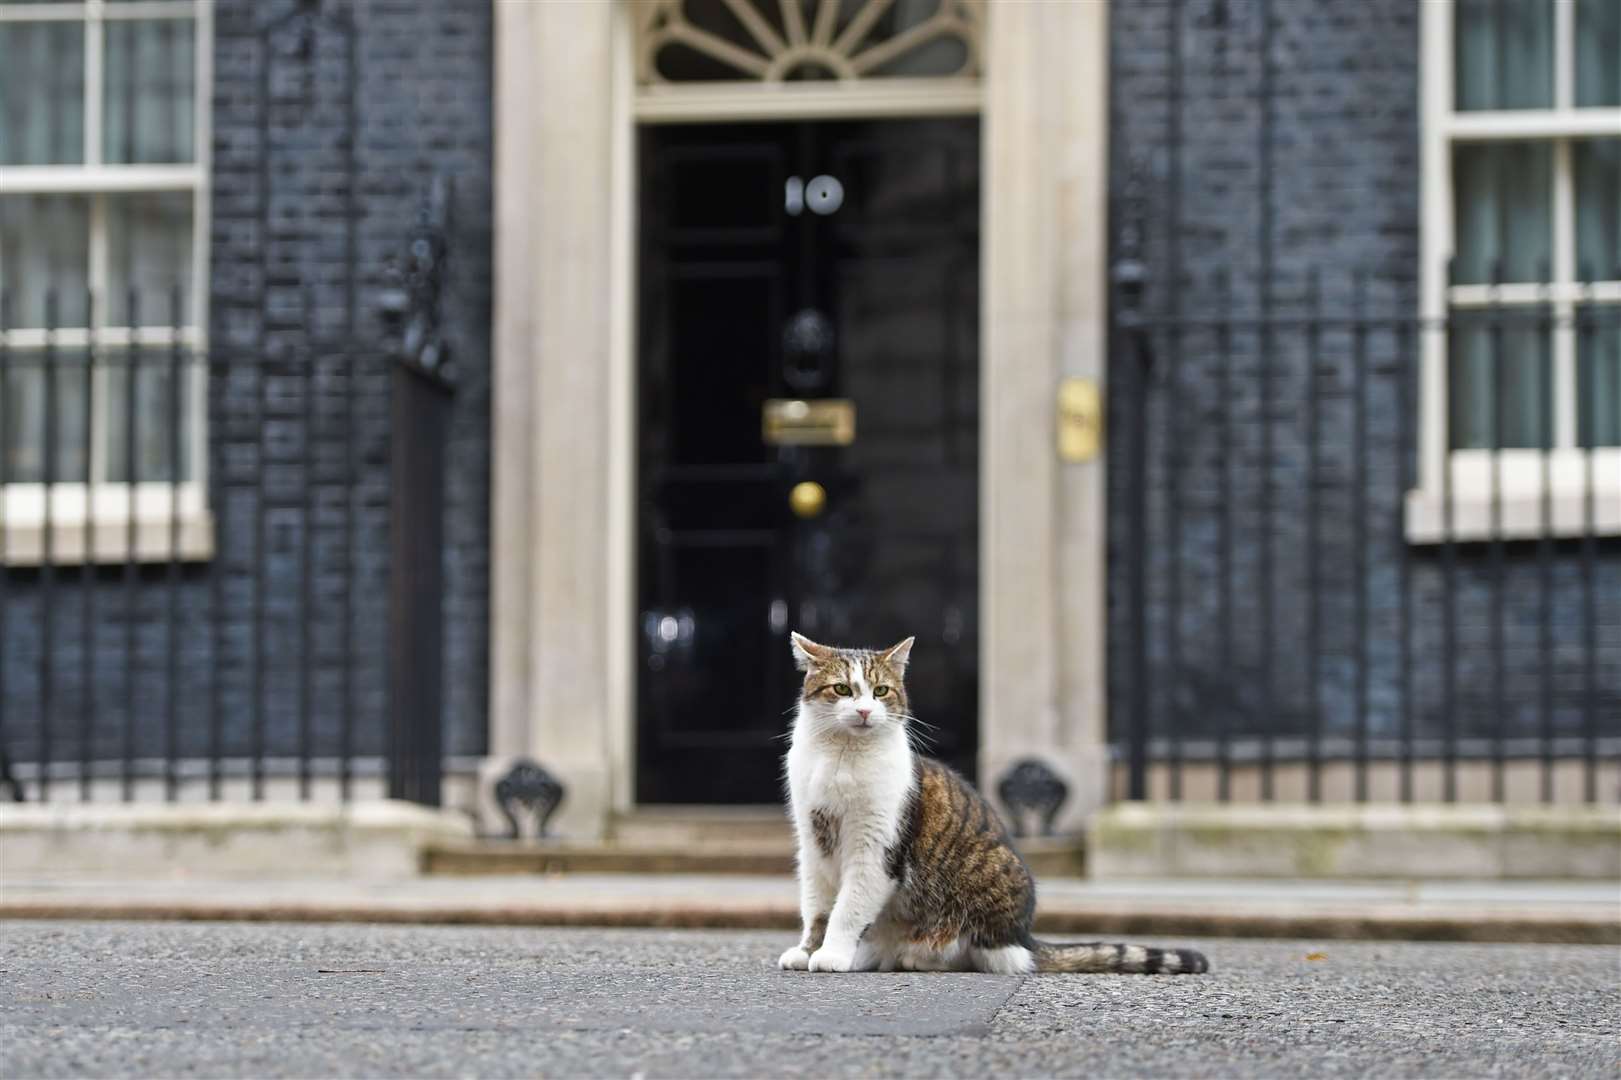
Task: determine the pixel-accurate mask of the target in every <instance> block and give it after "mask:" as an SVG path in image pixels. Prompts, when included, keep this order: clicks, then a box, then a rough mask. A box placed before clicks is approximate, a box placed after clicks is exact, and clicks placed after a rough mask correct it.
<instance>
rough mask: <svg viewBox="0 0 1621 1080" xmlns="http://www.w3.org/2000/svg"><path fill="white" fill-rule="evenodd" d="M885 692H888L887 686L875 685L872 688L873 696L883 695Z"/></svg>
mask: <svg viewBox="0 0 1621 1080" xmlns="http://www.w3.org/2000/svg"><path fill="white" fill-rule="evenodd" d="M887 693H889V687H887V686H875V687H873V688H872V696H873V697H883V696H884V695H885V694H887Z"/></svg>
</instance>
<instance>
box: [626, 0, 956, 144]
mask: <svg viewBox="0 0 1621 1080" xmlns="http://www.w3.org/2000/svg"><path fill="white" fill-rule="evenodd" d="M631 10H632V11H633V12H634V13H635V19H636V40H635V58H636V59H635V70H636V84H637V105H638V107H637V112H638V113H639V114H641V115H643V117H644V118H647V119H660V118H670V119H674V118H676V114H679V113H680V112H681V111H682V103H683V102H691V103H692V104H693V105H694V106H696V104H697V102H698V100H699V99H700V98H701V99H703V100H704V101H705V103H706V104H707V106H708V107H710V108H713V107H714V105H715V104H716V102H717V101H718V100H721V99H722V98H724V97H730V98H731V99H732V100H735V101H737V102H739V109H740V111H742V112H751V111H755V110H756V109H759V110H761V111H765V110H772V111H774V110H775V109H780V108H783V107H787V108H788V109H789V110H790V111H793V105H792V104H791V103H792V102H795V101H802V102H804V103H805V105H806V107H807V108H810V107H811V103H812V102H813V101H826V100H829V99H831V100H833V101H836V102H842V103H844V104H843V107H836V108H834V109H833V111H835V112H844V111H848V112H851V113H857V112H872V113H882V112H889V111H895V112H900V113H918V112H954V113H961V112H969V111H973V110H974V109H976V108H977V107H978V95H979V82H980V75H981V73H982V70H983V49H984V39H985V4H984V0H646V2H641V3H636V4H634V5H632V8H631ZM762 92H765V93H762ZM768 99H769V100H771V101H774V102H776V106H775V107H773V106H765V105H750V104H748V103H749V102H751V101H753V102H764V101H766V100H768ZM815 111H826V109H824V108H822V107H820V106H818V107H816V109H815ZM666 113H669V114H670V115H669V116H667V117H666V116H665V115H664V114H666Z"/></svg>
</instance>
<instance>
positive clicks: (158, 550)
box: [0, 483, 214, 567]
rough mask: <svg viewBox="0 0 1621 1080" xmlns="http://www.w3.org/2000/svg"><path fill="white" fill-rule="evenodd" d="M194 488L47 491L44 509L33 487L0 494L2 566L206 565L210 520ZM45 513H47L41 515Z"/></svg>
mask: <svg viewBox="0 0 1621 1080" xmlns="http://www.w3.org/2000/svg"><path fill="white" fill-rule="evenodd" d="M202 495H203V492H202V486H201V485H199V484H195V483H185V484H180V485H179V486H178V487H175V486H172V485H168V484H138V485H136V486H135V489H134V491H133V492H132V491H131V489H130V486H129V485H127V484H105V485H97V486H96V488H95V489H94V492H93V497H92V498H91V499H88V500H87V499H86V497H85V488H84V485H82V484H59V485H55V486H54V487H53V488H52V494H51V497H50V499H49V506H48V507H47V500H46V497H45V491H44V488H43V487H42V486H41V485H38V484H12V485H9V486H7V487H6V488H5V489H4V491H3V492H0V496H3V497H0V509H3V511H4V514H3V516H0V564H3V565H5V566H20V567H36V566H44V565H46V564H47V562H48V563H49V564H50V565H53V566H76V565H82V564H85V563H90V564H95V565H101V564H119V563H127V562H137V563H165V562H169V561H171V560H177V561H180V562H204V561H207V560H209V559H211V558H213V556H214V516H213V514H212V513H210V512H209V510H208V508H207V507H205V506H204V505H203V500H202ZM47 510H48V512H47Z"/></svg>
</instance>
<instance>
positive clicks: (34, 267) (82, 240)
mask: <svg viewBox="0 0 1621 1080" xmlns="http://www.w3.org/2000/svg"><path fill="white" fill-rule="evenodd" d="M89 262H90V199H89V197H88V196H84V195H0V292H3V293H5V294H6V295H7V297H8V300H9V318H10V322H11V325H12V327H14V328H16V327H39V326H44V325H45V319H46V305H45V298H46V296H47V294H50V293H53V292H54V293H55V295H56V300H57V307H56V319H55V322H56V325H57V326H83V325H84V324H85V312H84V307H85V301H84V298H85V292H86V289H87V287H88V285H89Z"/></svg>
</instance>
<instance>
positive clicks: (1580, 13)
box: [1576, 0, 1621, 107]
mask: <svg viewBox="0 0 1621 1080" xmlns="http://www.w3.org/2000/svg"><path fill="white" fill-rule="evenodd" d="M1576 104H1577V105H1578V106H1583V107H1585V106H1594V105H1612V106H1613V105H1621V3H1616V0H1576Z"/></svg>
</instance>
